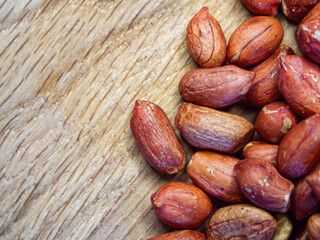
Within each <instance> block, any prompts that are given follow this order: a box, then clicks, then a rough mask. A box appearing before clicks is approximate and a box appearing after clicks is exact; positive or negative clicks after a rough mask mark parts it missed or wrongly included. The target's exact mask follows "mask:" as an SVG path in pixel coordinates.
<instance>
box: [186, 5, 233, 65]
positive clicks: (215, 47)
mask: <svg viewBox="0 0 320 240" xmlns="http://www.w3.org/2000/svg"><path fill="white" fill-rule="evenodd" d="M187 32H188V34H187V37H186V41H187V48H188V50H189V53H190V54H191V56H192V58H193V59H194V60H195V61H196V62H197V63H198V64H199V65H200V66H201V67H203V68H213V67H218V66H220V65H221V64H222V63H223V61H224V59H225V57H226V48H227V47H226V45H227V44H226V39H225V37H224V34H223V32H222V29H221V27H220V25H219V23H218V21H217V20H216V19H215V18H214V17H213V16H212V15H211V14H210V13H209V10H208V8H207V7H203V8H202V9H201V10H200V11H199V12H198V13H197V14H196V15H195V16H194V17H193V18H192V19H191V20H190V22H189V24H188V29H187Z"/></svg>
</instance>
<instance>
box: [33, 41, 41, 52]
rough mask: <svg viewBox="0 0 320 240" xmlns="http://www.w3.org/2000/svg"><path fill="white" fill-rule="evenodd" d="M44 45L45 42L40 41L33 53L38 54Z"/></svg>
mask: <svg viewBox="0 0 320 240" xmlns="http://www.w3.org/2000/svg"><path fill="white" fill-rule="evenodd" d="M42 45H43V42H40V44H39V45H38V46H37V48H36V49H35V50H34V52H33V54H36V53H37V52H38V50H39V48H40V47H41V46H42Z"/></svg>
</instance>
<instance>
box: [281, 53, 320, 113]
mask: <svg viewBox="0 0 320 240" xmlns="http://www.w3.org/2000/svg"><path fill="white" fill-rule="evenodd" d="M279 89H280V92H281V93H282V95H283V97H284V98H285V100H286V102H287V103H288V104H289V105H290V107H291V108H292V109H293V110H294V111H295V112H296V113H297V114H299V115H300V116H302V117H309V116H311V115H313V114H315V113H318V112H320V67H319V66H318V65H317V64H315V63H314V62H312V61H310V60H308V59H307V58H305V57H302V56H297V55H289V56H284V57H282V58H281V71H280V80H279Z"/></svg>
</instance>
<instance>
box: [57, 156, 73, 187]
mask: <svg viewBox="0 0 320 240" xmlns="http://www.w3.org/2000/svg"><path fill="white" fill-rule="evenodd" d="M71 156H72V153H69V155H68V156H67V157H66V158H65V159H64V160H63V161H62V163H60V165H59V166H58V168H57V169H56V170H55V171H54V173H58V171H59V170H60V168H61V167H62V165H63V164H64V163H65V162H66V161H67V160H68V159H69V158H70V157H71ZM69 166H70V165H67V166H66V167H65V168H64V169H63V170H62V171H61V173H60V174H59V175H58V177H57V178H56V179H55V180H54V183H57V182H58V180H59V179H60V177H61V176H62V174H63V173H64V172H65V170H66V169H67V168H68V167H69Z"/></svg>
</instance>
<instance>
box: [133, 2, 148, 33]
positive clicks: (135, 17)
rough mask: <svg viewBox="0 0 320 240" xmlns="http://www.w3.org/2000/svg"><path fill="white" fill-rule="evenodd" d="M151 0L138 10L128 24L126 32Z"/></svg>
mask: <svg viewBox="0 0 320 240" xmlns="http://www.w3.org/2000/svg"><path fill="white" fill-rule="evenodd" d="M150 1H151V0H148V1H147V2H146V3H145V4H144V5H143V7H142V8H141V9H140V10H139V12H138V13H137V14H136V15H135V16H134V18H133V19H132V21H131V22H130V24H129V26H128V30H129V29H131V27H132V25H133V23H134V21H135V20H136V19H137V17H138V16H139V15H140V13H141V12H142V11H143V9H145V7H146V6H147V5H148V4H149V3H150Z"/></svg>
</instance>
